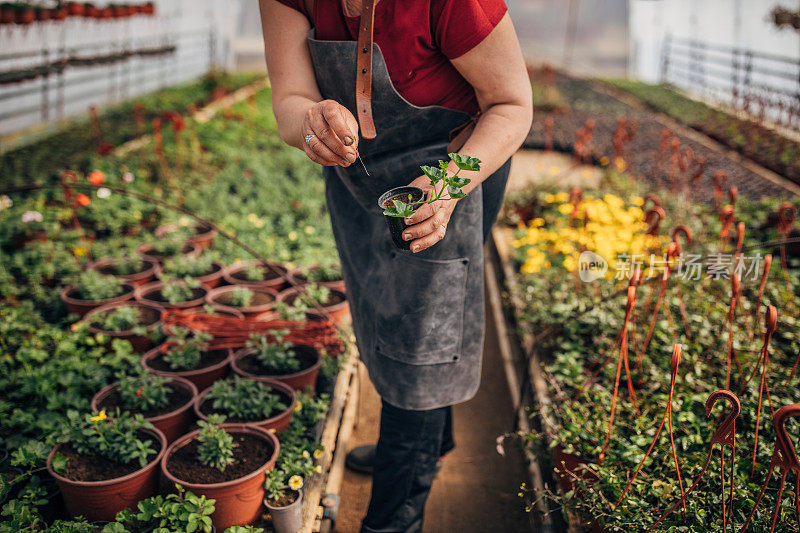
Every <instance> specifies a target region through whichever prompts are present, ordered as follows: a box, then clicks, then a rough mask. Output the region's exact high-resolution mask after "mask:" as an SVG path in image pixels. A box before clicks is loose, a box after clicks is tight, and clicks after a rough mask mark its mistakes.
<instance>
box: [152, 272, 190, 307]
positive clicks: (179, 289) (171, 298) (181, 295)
mask: <svg viewBox="0 0 800 533" xmlns="http://www.w3.org/2000/svg"><path fill="white" fill-rule="evenodd" d="M162 281H163V282H164V287H163V288H162V289H161V296H162V297H163V298H164V299H165V300H167V301H168V302H169V303H171V304H180V303H183V302H188V301H189V300H192V299H193V298H194V297H195V295H194V291H193V290H192V289H195V288H197V287H199V286H200V283H199V282H198V281H197V280H195V279H193V278H183V279H182V280H174V279H171V278H169V277H168V276H164V277H163V278H162Z"/></svg>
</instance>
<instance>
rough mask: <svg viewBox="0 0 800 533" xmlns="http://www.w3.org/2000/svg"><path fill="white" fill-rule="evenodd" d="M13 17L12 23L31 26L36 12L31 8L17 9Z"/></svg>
mask: <svg viewBox="0 0 800 533" xmlns="http://www.w3.org/2000/svg"><path fill="white" fill-rule="evenodd" d="M14 16H15V18H14V22H16V23H17V24H25V25H28V24H33V21H34V20H36V11H34V10H33V8H31V7H24V8H20V9H18V10H17V12H16V14H15V15H14Z"/></svg>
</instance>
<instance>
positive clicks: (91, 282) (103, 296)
mask: <svg viewBox="0 0 800 533" xmlns="http://www.w3.org/2000/svg"><path fill="white" fill-rule="evenodd" d="M77 286H78V296H79V297H80V298H81V299H83V300H94V301H97V300H107V299H109V298H114V297H116V296H119V295H120V294H122V292H123V290H124V288H123V286H122V281H121V280H120V279H119V278H116V277H114V276H107V275H105V274H101V273H100V272H97V271H96V270H87V271H86V272H83V273H82V274H81V275H80V276H78V281H77Z"/></svg>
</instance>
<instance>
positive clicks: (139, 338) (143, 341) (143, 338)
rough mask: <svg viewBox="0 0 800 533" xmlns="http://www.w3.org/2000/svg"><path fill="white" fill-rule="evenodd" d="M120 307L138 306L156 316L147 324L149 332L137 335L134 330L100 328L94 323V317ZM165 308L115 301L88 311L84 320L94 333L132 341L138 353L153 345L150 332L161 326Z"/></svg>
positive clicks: (134, 349)
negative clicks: (162, 313)
mask: <svg viewBox="0 0 800 533" xmlns="http://www.w3.org/2000/svg"><path fill="white" fill-rule="evenodd" d="M119 307H137V308H139V309H141V310H142V312H144V313H146V314H147V315H149V316H151V317H154V320H153V322H151V323H150V324H148V325H147V326H146V329H147V334H146V335H137V334H136V333H134V332H133V330H127V331H107V330H104V329H100V328H98V327H97V326H94V325H92V318H93V317H95V316H97V315H102V314H104V313H107V312H109V311H113V310H114V309H117V308H119ZM162 311H163V309H162V308H161V307H158V306H155V305H150V304H143V303H139V302H131V301H125V302H115V303H110V304H106V305H101V306H100V307H96V308H94V309H92V310H91V311H89V312H88V313H86V316H84V317H83V321H84V322H88V324H89V331H91V332H92V333H102V334H103V335H107V336H109V337H112V338H114V339H121V340H126V341H128V342H130V343H131V346H133V351H134V352H137V353H142V352H145V351H147V350H149V349H150V348H152V347H153V341H152V340H150V334H151V333H152V332H153V331H155V330H157V329H158V328H160V327H161V312H162Z"/></svg>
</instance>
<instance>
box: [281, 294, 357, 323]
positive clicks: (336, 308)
mask: <svg viewBox="0 0 800 533" xmlns="http://www.w3.org/2000/svg"><path fill="white" fill-rule="evenodd" d="M301 290H302V289H300V288H297V287H292V288H289V289H286V290H285V291H283V292H281V293H279V294H278V300H279V301H281V302H285V303H287V304H288V305H292V303H293V302H294V300H295V299H296V298H297V297H298V294H299V292H300V291H301ZM330 291H331V298H333V299H335V300H339V301H337V302H336V303H333V304H330V305H323V306H322V308H323V309H325V311H327V312H328V314H329V315H330V316H331V319H332V320H334V321H335V322H336V323H341V322H343V321H345V320H347V318H348V317H349V316H350V306H349V305H348V303H347V295H346V294H345V293H344V292H342V291H340V290H338V289H330Z"/></svg>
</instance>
